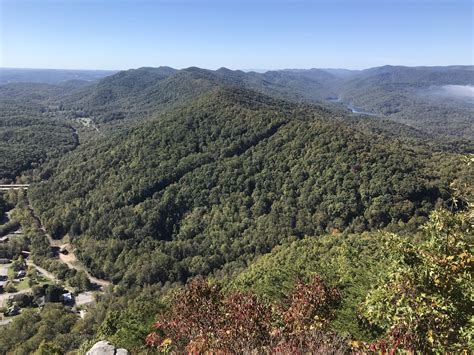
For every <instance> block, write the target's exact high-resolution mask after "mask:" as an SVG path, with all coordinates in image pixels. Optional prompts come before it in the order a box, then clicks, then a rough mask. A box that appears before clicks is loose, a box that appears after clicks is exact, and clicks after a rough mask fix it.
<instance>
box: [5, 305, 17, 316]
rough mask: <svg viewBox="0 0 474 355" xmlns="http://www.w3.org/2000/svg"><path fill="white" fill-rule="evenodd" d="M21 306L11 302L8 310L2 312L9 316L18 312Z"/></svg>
mask: <svg viewBox="0 0 474 355" xmlns="http://www.w3.org/2000/svg"><path fill="white" fill-rule="evenodd" d="M20 311H21V308H20V307H19V306H18V305H17V304H13V305H12V306H11V307H10V308H8V310H7V311H6V312H5V313H4V314H5V316H7V317H11V316H16V315H17V314H20Z"/></svg>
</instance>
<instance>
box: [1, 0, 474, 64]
mask: <svg viewBox="0 0 474 355" xmlns="http://www.w3.org/2000/svg"><path fill="white" fill-rule="evenodd" d="M473 6H474V1H473V0H468V1H466V0H398V1H397V0H314V1H310V0H306V1H305V0H273V1H270V0H252V1H250V0H240V1H239V0H157V1H152V0H0V67H11V68H57V69H114V70H118V69H129V68H137V67H143V66H152V67H158V66H162V65H166V66H171V67H174V68H185V67H189V66H198V67H202V68H209V69H216V68H219V67H227V68H230V69H243V70H246V69H247V70H248V69H281V68H314V67H316V68H349V69H362V68H368V67H374V66H380V65H386V64H391V65H407V66H417V65H453V64H464V65H467V64H473V57H474V39H473V38H474V9H473Z"/></svg>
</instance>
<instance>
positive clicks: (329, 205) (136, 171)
mask: <svg viewBox="0 0 474 355" xmlns="http://www.w3.org/2000/svg"><path fill="white" fill-rule="evenodd" d="M436 159H441V160H443V158H442V157H439V158H436ZM436 159H435V160H433V158H432V157H431V154H430V153H429V152H428V151H425V150H424V149H423V148H421V147H420V148H418V149H415V150H414V149H413V147H409V146H407V145H405V144H404V143H403V142H401V141H400V140H398V139H391V138H388V137H387V136H384V135H383V134H374V133H371V132H368V130H366V129H364V128H363V126H361V127H357V125H355V124H354V123H352V122H346V121H344V119H343V117H340V116H338V115H334V114H332V113H331V112H330V111H327V110H325V109H321V108H317V107H312V106H307V105H296V104H292V103H287V102H285V101H278V100H274V99H271V98H269V97H267V96H264V95H261V94H257V93H256V92H253V91H246V90H242V89H227V88H219V89H216V90H213V91H211V92H209V93H207V94H205V95H203V96H201V97H200V98H198V99H197V100H196V101H194V102H193V103H192V104H190V105H187V106H185V107H183V108H179V109H176V110H172V111H170V112H168V113H167V114H164V115H161V116H158V117H157V118H155V119H154V120H152V121H150V122H147V123H145V124H143V125H140V126H138V127H136V128H132V129H130V130H126V131H124V132H121V133H119V134H117V135H112V136H110V138H108V139H106V140H103V141H101V142H93V144H89V145H87V144H86V145H84V146H82V147H80V148H79V149H77V150H76V151H75V152H74V153H73V154H70V155H68V156H67V157H65V158H64V159H62V160H60V162H59V164H58V165H57V166H55V167H53V168H51V170H47V171H45V173H44V176H51V178H49V179H48V180H47V181H43V182H41V183H40V184H38V185H37V186H36V187H35V188H34V189H33V190H32V191H31V198H32V201H33V204H34V206H35V208H36V209H37V211H38V212H39V213H40V215H41V218H42V220H43V222H44V223H45V225H46V227H47V228H48V229H49V230H50V231H51V232H52V234H53V237H55V238H61V237H62V236H64V235H65V234H66V233H68V234H69V235H70V236H71V237H72V240H73V243H74V244H76V245H77V246H78V248H79V255H80V258H81V259H82V260H83V262H84V263H85V264H86V265H87V266H88V268H90V270H92V271H93V272H94V273H95V274H96V275H98V276H100V277H106V278H107V277H109V278H111V279H112V280H114V282H120V281H123V282H125V283H126V284H127V285H129V286H130V285H134V284H142V285H143V284H147V283H153V282H158V281H162V282H163V281H167V280H170V281H185V280H186V279H187V278H188V277H190V276H194V275H199V274H201V275H202V274H208V273H209V272H211V271H212V270H215V269H216V268H221V267H223V266H224V265H226V264H229V263H233V262H237V261H240V262H243V261H245V260H248V259H249V258H250V259H251V258H253V257H254V255H256V254H262V253H265V252H268V251H270V250H271V248H273V247H274V246H275V245H277V244H280V243H281V242H283V241H285V240H287V239H288V238H295V237H296V238H298V237H303V236H305V235H317V234H321V233H326V232H331V231H333V232H334V233H339V232H342V231H345V230H352V231H364V230H370V229H374V228H381V227H384V226H387V225H389V224H392V225H394V226H397V225H399V224H400V223H402V224H406V223H407V224H408V225H413V226H416V225H417V224H418V223H419V222H420V221H423V220H424V217H426V216H427V215H428V213H429V211H430V210H431V209H433V208H434V207H435V205H436V204H438V205H442V204H443V203H444V202H443V201H445V200H447V199H448V197H449V195H448V194H446V192H445V191H446V189H447V188H448V180H446V176H441V174H440V173H439V172H436V171H435V170H434V169H433V168H432V167H431V166H432V164H435V162H436ZM99 246H100V247H99ZM145 260H147V261H146V262H145ZM148 260H153V261H152V262H150V261H148Z"/></svg>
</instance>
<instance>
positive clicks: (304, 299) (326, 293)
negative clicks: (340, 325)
mask: <svg viewBox="0 0 474 355" xmlns="http://www.w3.org/2000/svg"><path fill="white" fill-rule="evenodd" d="M340 302H341V295H340V293H339V291H338V290H337V289H335V288H329V287H328V286H327V285H326V284H325V283H324V281H323V279H322V278H321V277H319V276H314V277H313V279H312V281H311V282H310V283H308V284H304V283H302V282H299V283H298V284H297V285H296V287H295V290H294V291H293V293H292V295H291V298H290V306H289V307H288V309H287V310H286V312H285V313H284V314H283V319H284V322H285V325H286V327H287V328H288V330H289V331H290V332H299V331H302V330H307V329H311V328H318V329H320V328H323V327H325V326H326V325H327V324H328V323H329V322H330V321H331V320H332V318H333V317H334V309H335V308H337V307H338V306H339V304H340Z"/></svg>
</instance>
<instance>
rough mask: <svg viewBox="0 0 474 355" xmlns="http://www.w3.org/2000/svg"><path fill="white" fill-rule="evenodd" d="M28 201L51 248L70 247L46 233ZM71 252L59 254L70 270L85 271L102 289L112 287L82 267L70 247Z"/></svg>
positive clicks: (29, 207)
mask: <svg viewBox="0 0 474 355" xmlns="http://www.w3.org/2000/svg"><path fill="white" fill-rule="evenodd" d="M26 199H27V206H28V210H29V211H30V212H31V215H32V216H33V218H34V220H35V221H36V224H37V226H38V228H39V229H40V230H41V231H42V232H43V233H44V234H45V235H46V237H47V238H48V241H49V244H50V246H51V247H55V248H62V247H64V246H68V245H69V244H64V242H63V241H62V240H56V239H53V238H52V237H51V235H50V234H49V233H48V232H47V231H46V228H45V227H44V226H43V224H42V223H41V220H40V219H39V217H38V216H37V215H36V213H35V211H34V209H33V207H32V206H31V204H30V200H29V199H28V198H27V197H26ZM69 248H70V250H69V249H68V255H64V254H62V253H59V260H61V261H62V262H63V263H64V264H66V265H67V266H68V267H69V268H70V269H76V270H81V271H84V272H85V273H86V275H87V277H88V279H89V281H90V282H91V283H93V284H97V285H99V286H101V287H106V286H108V285H111V282H110V281H107V280H103V279H99V278H97V277H94V276H92V275H91V274H90V273H89V272H88V271H87V270H86V268H85V267H84V265H82V263H81V262H80V261H79V260H78V259H77V257H76V256H75V254H74V251H73V250H72V247H69Z"/></svg>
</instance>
